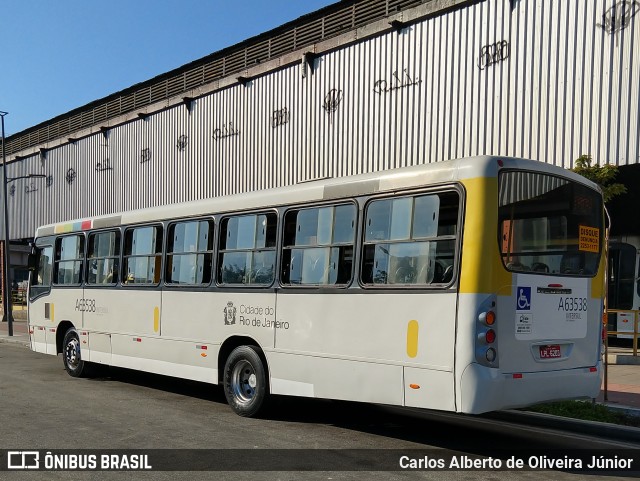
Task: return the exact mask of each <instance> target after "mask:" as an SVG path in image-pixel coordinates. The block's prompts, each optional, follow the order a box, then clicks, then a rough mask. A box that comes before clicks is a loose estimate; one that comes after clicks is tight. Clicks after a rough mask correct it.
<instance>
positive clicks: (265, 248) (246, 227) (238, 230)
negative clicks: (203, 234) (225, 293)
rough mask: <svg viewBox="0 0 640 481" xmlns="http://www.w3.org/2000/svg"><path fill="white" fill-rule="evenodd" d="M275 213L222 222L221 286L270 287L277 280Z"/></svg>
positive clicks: (229, 218) (218, 277) (218, 278)
mask: <svg viewBox="0 0 640 481" xmlns="http://www.w3.org/2000/svg"><path fill="white" fill-rule="evenodd" d="M277 230H278V217H277V215H276V214H275V213H272V212H270V213H267V214H251V215H241V216H234V217H227V218H224V219H222V222H221V224H220V246H219V250H218V252H219V260H218V274H217V281H218V284H222V285H253V286H268V285H271V284H272V283H273V280H274V277H275V263H276V262H275V261H276V249H275V247H276V234H277Z"/></svg>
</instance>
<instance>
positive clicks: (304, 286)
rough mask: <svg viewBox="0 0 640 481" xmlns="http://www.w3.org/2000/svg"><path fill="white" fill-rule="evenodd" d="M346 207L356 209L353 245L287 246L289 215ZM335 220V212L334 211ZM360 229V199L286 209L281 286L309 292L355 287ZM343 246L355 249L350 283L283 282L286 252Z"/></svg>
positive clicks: (283, 216) (279, 277)
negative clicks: (286, 232)
mask: <svg viewBox="0 0 640 481" xmlns="http://www.w3.org/2000/svg"><path fill="white" fill-rule="evenodd" d="M345 205H351V206H353V208H354V209H355V216H354V219H353V222H354V225H353V243H352V244H346V243H333V242H331V243H330V244H315V245H302V244H301V245H299V246H295V245H293V246H287V245H285V229H286V219H287V215H289V214H290V213H291V212H296V211H297V212H301V211H305V210H307V211H308V210H312V209H317V210H320V209H323V208H326V207H333V208H334V209H335V208H336V207H340V206H345ZM334 219H335V210H334ZM332 225H333V226H335V223H334V224H332ZM359 229H360V204H359V203H358V197H352V198H344V199H335V200H334V201H332V202H325V203H321V204H317V203H310V204H295V205H288V206H286V207H285V209H284V211H283V212H282V225H281V226H280V239H281V242H280V245H279V262H278V264H277V267H278V269H277V271H278V272H277V274H278V283H279V286H280V287H282V288H283V289H287V290H289V289H305V290H309V289H315V290H317V289H323V290H327V289H340V290H344V289H348V288H349V287H351V286H353V285H354V284H356V283H357V282H358V281H359V276H358V273H357V269H356V266H357V265H358V264H359V262H358V260H359V257H360V256H359V250H358V248H359V245H358V232H359ZM343 246H351V247H352V248H353V261H352V264H351V275H350V278H349V282H347V283H341V284H292V283H285V282H283V277H284V276H283V274H284V259H285V250H287V249H288V250H294V249H318V248H329V249H332V248H334V247H343Z"/></svg>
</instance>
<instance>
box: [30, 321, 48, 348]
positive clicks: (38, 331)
mask: <svg viewBox="0 0 640 481" xmlns="http://www.w3.org/2000/svg"><path fill="white" fill-rule="evenodd" d="M30 329H31V330H33V333H32V334H31V350H33V351H35V352H42V353H44V354H46V353H47V337H46V336H47V331H46V329H47V328H46V327H44V326H31V328H30Z"/></svg>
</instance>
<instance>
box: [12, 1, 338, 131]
mask: <svg viewBox="0 0 640 481" xmlns="http://www.w3.org/2000/svg"><path fill="white" fill-rule="evenodd" d="M336 1H337V0H269V1H257V0H244V1H235V2H234V1H222V0H171V1H170V0H0V51H2V56H1V57H0V110H2V111H6V112H9V115H8V116H7V117H6V119H5V129H6V135H7V136H9V135H11V134H14V133H17V132H20V131H22V130H25V129H27V128H29V127H32V126H34V125H36V124H39V123H40V122H43V121H45V120H49V119H51V118H53V117H56V116H57V115H60V114H63V113H65V112H68V111H70V110H73V109H74V108H77V107H80V106H82V105H85V104H87V103H89V102H92V101H93V100H97V99H99V98H102V97H106V96H107V95H110V94H112V93H115V92H117V91H119V90H122V89H125V88H127V87H130V86H131V85H134V84H136V83H139V82H142V81H144V80H148V79H150V78H152V77H155V76H156V75H160V74H162V73H164V72H167V71H169V70H171V69H174V68H176V67H179V66H181V65H184V64H186V63H189V62H191V61H193V60H196V59H198V58H201V57H204V56H205V55H208V54H210V53H212V52H215V51H218V50H220V49H222V48H225V47H228V46H230V45H234V44H236V43H238V42H241V41H242V40H246V39H247V38H249V37H252V36H254V35H257V34H260V33H262V32H265V31H267V30H270V29H272V28H275V27H277V26H279V25H282V24H283V23H286V22H288V21H290V20H294V19H296V18H298V17H300V16H302V15H305V14H307V13H311V12H313V11H315V10H318V9H319V8H322V7H324V6H326V5H330V4H332V3H336Z"/></svg>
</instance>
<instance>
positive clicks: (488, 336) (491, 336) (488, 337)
mask: <svg viewBox="0 0 640 481" xmlns="http://www.w3.org/2000/svg"><path fill="white" fill-rule="evenodd" d="M484 340H485V341H486V342H487V344H493V343H494V342H495V340H496V331H494V330H493V329H489V330H488V331H487V332H486V333H485V335H484Z"/></svg>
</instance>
